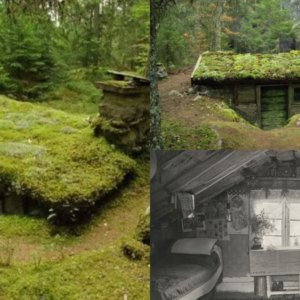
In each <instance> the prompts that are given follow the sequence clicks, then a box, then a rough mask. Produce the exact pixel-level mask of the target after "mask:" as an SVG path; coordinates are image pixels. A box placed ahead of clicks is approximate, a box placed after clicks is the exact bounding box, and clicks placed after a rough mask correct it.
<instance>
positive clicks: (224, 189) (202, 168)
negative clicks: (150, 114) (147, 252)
mask: <svg viewBox="0 0 300 300" xmlns="http://www.w3.org/2000/svg"><path fill="white" fill-rule="evenodd" d="M151 177H152V179H151V300H161V299H163V300H196V299H256V298H257V299H273V298H274V297H275V298H276V297H279V298H276V299H282V298H280V297H285V298H293V299H299V298H297V297H299V294H300V287H299V285H300V151H269V150H259V151H248V150H246V151H245V150H215V151H205V150H202V151H155V152H154V151H152V152H151Z"/></svg>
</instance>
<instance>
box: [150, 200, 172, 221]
mask: <svg viewBox="0 0 300 300" xmlns="http://www.w3.org/2000/svg"><path fill="white" fill-rule="evenodd" d="M173 210H174V204H168V205H165V206H163V207H162V208H161V209H159V210H156V211H152V208H151V216H150V218H151V224H153V222H155V221H157V220H158V219H161V218H162V217H164V216H165V215H167V214H169V213H170V212H172V211H173Z"/></svg>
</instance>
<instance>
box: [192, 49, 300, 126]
mask: <svg viewBox="0 0 300 300" xmlns="http://www.w3.org/2000/svg"><path fill="white" fill-rule="evenodd" d="M191 81H192V85H200V86H201V89H202V90H205V89H207V90H208V92H209V93H208V95H209V96H211V97H220V98H225V99H228V100H229V101H232V103H234V104H235V105H236V109H237V110H238V111H239V112H240V113H241V115H242V116H243V117H244V118H245V119H247V120H248V121H250V122H251V123H253V124H256V125H257V126H259V127H261V128H262V129H264V130H270V129H274V128H280V127H282V126H284V125H285V123H286V121H287V120H288V119H289V118H290V117H291V116H293V115H295V114H298V113H300V51H291V52H289V53H279V54H234V53H233V52H215V53H212V52H205V53H203V54H202V55H200V57H199V59H198V61H197V64H196V66H195V69H194V72H193V73H192V76H191Z"/></svg>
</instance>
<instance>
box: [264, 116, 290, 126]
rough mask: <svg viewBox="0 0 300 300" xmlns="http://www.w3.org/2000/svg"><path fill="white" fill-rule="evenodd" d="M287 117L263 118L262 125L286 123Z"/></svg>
mask: <svg viewBox="0 0 300 300" xmlns="http://www.w3.org/2000/svg"><path fill="white" fill-rule="evenodd" d="M285 122H286V118H284V117H283V118H269V119H263V120H262V125H263V126H264V125H272V124H274V125H276V124H285Z"/></svg>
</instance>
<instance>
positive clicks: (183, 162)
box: [151, 150, 215, 192]
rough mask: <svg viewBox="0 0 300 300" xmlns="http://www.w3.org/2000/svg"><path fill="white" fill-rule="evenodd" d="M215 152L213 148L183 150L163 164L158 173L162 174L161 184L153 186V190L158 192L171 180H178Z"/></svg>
mask: <svg viewBox="0 0 300 300" xmlns="http://www.w3.org/2000/svg"><path fill="white" fill-rule="evenodd" d="M214 155H215V153H214V151H212V150H203V151H199V150H195V151H194V150H193V151H191V150H189V151H184V152H181V153H180V154H179V155H177V156H175V157H173V158H171V159H170V160H168V161H167V162H166V163H165V164H163V165H162V166H161V167H160V168H159V170H158V173H159V175H160V179H161V181H160V185H155V186H154V187H153V188H152V187H151V191H153V192H156V191H158V190H159V189H161V188H164V186H166V185H168V184H169V183H170V182H172V181H175V180H177V179H178V178H179V177H181V176H182V175H183V174H185V173H186V172H188V171H189V170H191V169H192V168H193V167H195V166H196V165H199V164H200V163H201V162H203V161H205V160H207V159H208V158H210V157H212V156H214Z"/></svg>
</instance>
